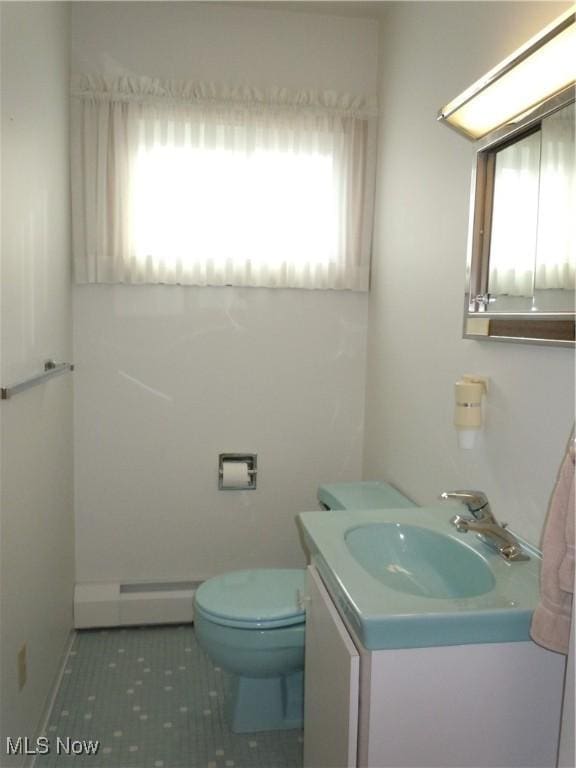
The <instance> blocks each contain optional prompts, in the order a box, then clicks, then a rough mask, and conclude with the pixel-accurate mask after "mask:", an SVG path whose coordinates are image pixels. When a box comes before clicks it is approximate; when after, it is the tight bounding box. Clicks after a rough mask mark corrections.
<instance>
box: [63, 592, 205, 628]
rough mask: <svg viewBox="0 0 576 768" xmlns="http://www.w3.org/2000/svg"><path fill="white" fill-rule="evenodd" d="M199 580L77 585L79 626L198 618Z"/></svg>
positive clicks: (163, 622)
mask: <svg viewBox="0 0 576 768" xmlns="http://www.w3.org/2000/svg"><path fill="white" fill-rule="evenodd" d="M201 583H202V580H198V581H169V582H167V581H158V582H156V581H154V582H153V581H150V582H133V583H126V584H118V583H113V584H110V583H108V584H77V585H76V588H75V590H74V626H75V627H76V629H88V628H96V627H123V626H133V625H138V624H181V623H186V622H191V621H192V620H193V618H194V612H193V602H194V592H195V591H196V589H197V588H198V587H199V586H200V584H201Z"/></svg>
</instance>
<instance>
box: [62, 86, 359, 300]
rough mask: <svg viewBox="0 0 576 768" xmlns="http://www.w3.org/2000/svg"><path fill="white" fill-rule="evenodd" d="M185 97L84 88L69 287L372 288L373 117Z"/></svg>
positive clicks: (319, 100) (319, 101)
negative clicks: (72, 273) (92, 284)
mask: <svg viewBox="0 0 576 768" xmlns="http://www.w3.org/2000/svg"><path fill="white" fill-rule="evenodd" d="M192 92H193V94H192V95H191V86H189V85H188V86H186V85H185V84H174V83H170V84H159V83H158V82H157V81H150V80H138V81H127V80H122V81H115V82H114V83H105V82H104V81H102V80H98V79H97V80H95V79H93V78H83V79H82V81H81V84H80V86H79V88H78V89H77V90H76V92H75V93H76V96H77V99H76V104H75V112H74V137H75V142H74V144H75V149H74V155H73V206H74V219H73V226H74V255H75V269H76V279H77V281H79V282H124V283H181V284H191V285H249V286H266V287H300V288H343V289H352V290H366V289H367V285H368V265H369V247H370V233H371V208H372V193H371V178H372V173H371V171H372V166H373V163H372V161H371V145H372V142H371V137H372V123H373V121H371V119H370V117H371V115H370V113H369V111H366V110H364V111H362V110H359V109H358V104H357V103H356V102H355V101H352V100H350V99H349V98H338V97H335V96H334V94H325V95H313V94H304V97H305V98H304V97H303V95H302V94H297V95H291V96H288V95H286V94H285V93H283V92H281V95H278V94H265V95H263V94H258V93H255V92H253V91H246V90H244V91H242V92H241V93H238V91H235V92H229V93H218V94H214V93H209V94H207V93H206V91H205V89H202V88H200V89H199V87H198V86H195V87H194V88H193V89H192ZM216 96H217V98H216ZM302 102H304V103H302Z"/></svg>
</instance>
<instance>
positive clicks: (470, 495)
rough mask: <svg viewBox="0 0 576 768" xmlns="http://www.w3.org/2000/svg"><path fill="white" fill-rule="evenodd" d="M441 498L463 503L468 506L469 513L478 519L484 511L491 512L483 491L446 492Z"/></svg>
mask: <svg viewBox="0 0 576 768" xmlns="http://www.w3.org/2000/svg"><path fill="white" fill-rule="evenodd" d="M440 498H441V499H442V500H443V501H450V500H452V499H453V500H454V501H460V502H462V504H465V505H466V506H467V508H468V511H469V512H470V513H471V514H472V515H474V517H478V514H477V513H478V512H480V511H481V510H483V509H486V511H487V512H489V511H490V507H489V505H488V499H487V497H486V494H485V493H484V492H483V491H467V490H463V491H444V492H443V493H441V494H440Z"/></svg>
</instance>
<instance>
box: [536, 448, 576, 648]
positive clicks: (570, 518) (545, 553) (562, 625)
mask: <svg viewBox="0 0 576 768" xmlns="http://www.w3.org/2000/svg"><path fill="white" fill-rule="evenodd" d="M570 442H571V445H570V450H569V451H567V452H566V456H565V458H564V461H563V463H562V466H561V467H560V473H559V475H558V480H557V481H556V487H555V488H554V492H553V494H552V498H551V499H550V508H549V510H548V518H547V520H546V526H545V528H544V536H543V539H542V568H541V572H540V603H539V605H538V607H537V608H536V610H535V611H534V616H533V617H532V626H531V628H530V634H531V635H532V639H533V640H534V641H535V642H537V643H538V644H539V645H543V646H544V647H545V648H549V649H550V650H551V651H558V652H559V653H568V643H569V640H570V625H571V623H572V599H573V594H574V455H575V452H574V442H573V438H571V441H570Z"/></svg>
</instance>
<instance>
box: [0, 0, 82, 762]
mask: <svg viewBox="0 0 576 768" xmlns="http://www.w3.org/2000/svg"><path fill="white" fill-rule="evenodd" d="M1 25H2V38H1V40H2V59H1V67H2V105H1V106H2V176H1V183H2V189H1V192H2V240H1V246H2V264H1V267H2V272H1V275H2V281H1V282H2V292H1V313H0V319H1V326H2V336H1V340H2V346H1V360H0V378H1V382H2V386H7V385H11V384H13V383H16V382H18V381H20V380H21V379H23V378H27V377H28V376H30V375H31V374H32V375H33V374H35V373H38V372H39V371H41V370H42V368H43V363H44V361H45V360H46V359H48V358H55V359H56V360H69V359H70V356H71V332H70V328H71V322H70V321H71V307H70V304H71V301H70V299H71V296H70V294H71V289H70V249H69V193H68V185H69V182H68V78H69V14H68V7H67V6H66V4H65V3H62V4H60V3H2V6H1ZM0 424H1V431H0V461H1V473H0V488H1V497H0V504H1V507H0V510H1V513H0V542H1V544H0V635H1V640H2V643H1V657H0V665H1V668H0V687H1V699H0V706H1V709H0V725H1V728H0V730H1V731H2V742H1V743H2V747H1V748H0V754H3V750H4V747H5V740H4V737H5V736H12V737H17V736H26V735H28V736H33V735H35V733H36V729H37V727H38V726H39V724H40V718H41V715H42V712H43V709H44V706H45V704H46V702H47V697H48V696H49V694H50V689H51V685H52V683H53V682H54V679H55V676H56V674H57V671H58V668H59V663H60V660H61V657H62V653H63V651H64V649H65V646H66V642H67V639H68V635H69V631H70V628H71V623H72V587H73V581H74V556H73V545H74V533H73V524H74V521H73V509H72V389H71V376H70V375H67V376H61V377H59V378H57V379H54V380H53V381H51V382H50V383H46V384H44V385H42V386H38V387H37V388H35V389H31V390H29V391H27V392H23V393H21V394H19V395H17V396H15V397H14V399H10V400H8V401H5V402H3V403H2V406H1V410H0ZM23 643H26V644H27V647H28V681H27V683H26V685H25V686H24V688H23V689H22V691H19V690H18V682H17V674H16V671H17V665H16V656H17V652H18V649H19V648H20V647H21V646H22V644H23ZM0 762H2V765H3V766H4V765H11V764H12V759H11V758H0Z"/></svg>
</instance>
